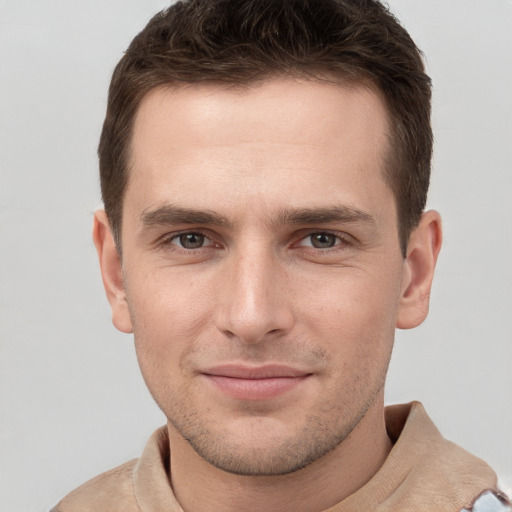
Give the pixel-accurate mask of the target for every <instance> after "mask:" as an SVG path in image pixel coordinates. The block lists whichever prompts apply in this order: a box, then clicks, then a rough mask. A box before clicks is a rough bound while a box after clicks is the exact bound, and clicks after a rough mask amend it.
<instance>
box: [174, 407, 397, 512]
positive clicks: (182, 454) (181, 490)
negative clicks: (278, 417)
mask: <svg viewBox="0 0 512 512" xmlns="http://www.w3.org/2000/svg"><path fill="white" fill-rule="evenodd" d="M168 429H169V440H170V445H171V463H170V477H171V483H172V487H173V490H174V493H175V495H176V498H177V500H178V502H179V503H180V505H181V506H182V508H183V510H185V511H186V512H235V511H240V510H244V511H247V512H258V511H261V510H272V511H273V512H284V511H289V510H293V511H294V512H306V511H308V512H321V511H323V510H326V509H328V508H329V507H332V506H333V505H335V504H336V503H339V502H341V501H342V500H343V499H344V498H346V497H347V496H349V495H351V494H352V493H354V492H355V491H357V490H358V489H359V488H361V487H362V486H363V485H364V484H365V483H366V482H368V481H369V480H370V479H371V478H372V476H373V475H374V474H375V473H376V472H377V471H378V470H379V468H380V467H381V466H382V464H383V463H384V461H385V459H386V457H387V455H388V454H389V451H390V450H391V441H390V440H389V438H388V436H387V433H386V427H385V423H384V405H383V400H380V401H378V403H376V404H374V405H373V406H372V407H370V409H368V411H367V413H366V414H365V416H364V417H363V418H362V420H361V421H360V422H359V423H358V425H357V426H356V427H355V428H354V430H353V431H352V432H351V433H350V435H349V436H347V438H346V439H345V440H344V441H343V442H342V443H340V444H339V445H338V446H337V447H336V448H335V449H333V450H332V451H330V452H329V453H327V454H326V455H324V456H323V457H321V458H320V459H318V460H317V461H315V462H313V463H312V464H310V465H308V466H306V467H305V468H303V469H301V470H299V471H295V472H294V473H291V474H288V475H282V476H240V475H235V474H232V473H227V472H225V471H223V470H221V469H218V468H216V467H215V466H212V465H211V464H210V463H208V462H206V461H205V460H204V459H202V458H201V457H200V456H199V455H197V453H196V452H195V451H194V450H193V449H192V448H191V447H190V445H189V444H188V443H187V442H186V441H185V440H184V439H183V438H182V437H181V436H180V435H179V434H178V433H177V432H176V431H175V430H174V429H173V428H172V426H169V427H168Z"/></svg>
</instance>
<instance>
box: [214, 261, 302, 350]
mask: <svg viewBox="0 0 512 512" xmlns="http://www.w3.org/2000/svg"><path fill="white" fill-rule="evenodd" d="M244 252H245V254H244V255H234V256H233V257H232V258H230V262H229V264H227V266H226V267H227V268H226V273H225V274H224V277H223V282H222V283H221V285H220V287H219V288H220V289H219V297H218V298H219V300H218V301H217V328H218V329H219V330H221V331H222V332H223V333H224V334H225V335H227V336H229V337H235V338H238V339H239V340H240V341H242V342H245V343H251V344H253V343H260V342H262V341H264V340H267V339H268V338H269V337H276V336H281V335H283V334H286V333H288V332H289V331H290V330H291V328H292V326H293V323H294V314H293V308H292V297H291V296H290V293H289V292H290V291H291V290H290V289H289V287H288V286H287V281H288V277H287V272H286V269H284V268H283V265H282V264H280V262H279V260H278V258H277V257H276V256H275V255H273V254H272V252H271V251H252V253H251V251H244ZM248 253H249V254H248Z"/></svg>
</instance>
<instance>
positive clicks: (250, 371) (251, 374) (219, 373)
mask: <svg viewBox="0 0 512 512" xmlns="http://www.w3.org/2000/svg"><path fill="white" fill-rule="evenodd" d="M202 373H204V374H205V375H213V376H216V377H231V378H234V379H272V378H279V377H281V378H283V377H288V378H293V377H305V376H306V375H309V372H305V371H303V370H299V369H297V368H293V367H290V366H286V365H280V364H267V365H263V366H245V365H237V364H225V365H219V366H214V367H212V368H209V369H207V370H205V371H203V372H202Z"/></svg>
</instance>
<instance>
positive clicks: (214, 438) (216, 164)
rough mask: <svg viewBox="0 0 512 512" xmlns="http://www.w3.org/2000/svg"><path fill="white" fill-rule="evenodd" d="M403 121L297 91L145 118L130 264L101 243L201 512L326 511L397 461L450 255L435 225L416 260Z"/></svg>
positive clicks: (263, 88) (432, 216) (296, 86)
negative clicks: (403, 217)
mask: <svg viewBox="0 0 512 512" xmlns="http://www.w3.org/2000/svg"><path fill="white" fill-rule="evenodd" d="M333 112H335V113H336V115H333ZM387 121H388V119H387V113H386V109H385V106H384V105H383V102H382V100H381V99H380V97H379V96H378V95H377V94H376V93H374V92H372V91H371V90H369V89H368V88H365V87H362V86H351V87H348V86H347V87H345V86H339V85H332V84H326V83H317V82H308V81H298V80H287V79H277V78H276V79H273V80H270V81H267V82H264V83H260V84H258V85H254V86H250V87H247V88H243V89H226V88H220V87H216V86H208V85H194V86H187V87H180V88H168V89H158V90H154V91H152V92H151V93H150V94H148V95H147V96H146V97H145V98H144V100H143V101H142V103H141V105H140V107H139V111H138V114H137V117H136V120H135V126H134V133H133V140H132V162H131V169H130V177H129V183H128V187H127V190H126V194H125V200H124V209H123V229H122V246H123V260H122V262H121V261H120V259H119V257H118V253H117V251H116V248H115V244H114V242H113V239H112V236H111V232H110V229H109V225H108V220H107V218H106V216H105V213H104V212H103V211H99V212H97V213H96V215H95V225H94V240H95V243H96V247H97V249H98V254H99V258H100V263H101V267H102V274H103V280H104V284H105V288H106V291H107V296H108V298H109V301H110V304H111V307H112V314H113V322H114V324H115V326H116V327H117V328H118V329H120V330H121V331H123V332H132V331H133V333H134V336H135V344H136V350H137V356H138V359H139V364H140V367H141V370H142V374H143V376H144V379H145V381H146V384H147V386H148V388H149V390H150V391H151V393H152V395H153V397H154V398H155V400H156V402H157V403H158V405H159V406H160V407H161V409H162V410H163V411H164V413H165V414H166V416H167V418H168V431H169V438H170V444H171V467H170V477H171V482H172V485H173V489H174V492H175V494H176V496H177V498H178V501H179V502H180V504H181V505H182V507H183V509H184V510H186V511H187V512H195V511H210V510H212V511H213V510H215V511H216V512H219V511H220V512H222V511H235V510H237V511H239V510H244V511H252V510H254V511H256V510H273V511H280V510H283V511H284V510H294V511H298V512H300V511H321V510H325V509H326V508H328V507H330V506H332V505H334V504H335V503H337V502H339V501H341V500H342V499H343V498H344V497H346V496H348V495H349V494H351V493H353V492H354V491H355V490H357V489H358V488H360V487H361V486H362V485H364V483H366V482H367V481H368V480H369V479H370V478H371V477H372V476H373V475H374V474H375V472H376V471H377V470H378V468H379V467H380V466H381V465H382V463H383V461H384V460H385V458H386V456H387V454H388V452H389V450H390V448H391V445H390V441H389V439H388V437H387V435H386V430H385V424H384V413H383V409H384V407H383V402H384V397H383V389H384V380H385V375H386V371H387V367H388V362H389V358H390V354H391V350H392V346H393V340H394V331H395V328H396V327H401V328H411V327H414V326H416V325H418V324H419V323H421V322H422V321H423V319H424V318H425V316H426V314H427V312H428V300H429V293H430V287H431V282H432V275H433V271H434V267H435V262H436V258H437V254H438V252H439V249H440V245H441V226H440V219H439V215H438V214H437V213H436V212H427V213H425V214H424V215H423V218H422V221H421V223H420V225H419V226H418V228H417V229H416V230H415V231H414V232H413V233H412V235H411V239H410V242H409V246H408V250H407V256H406V258H405V259H404V257H403V256H402V254H401V251H400V246H399V239H398V224H397V214H396V205H395V201H394V196H393V192H392V191H391V190H390V188H389V187H388V185H387V183H386V181H385V179H384V162H385V157H386V153H387V151H388V136H387V132H388V122H387ZM283 368H284V370H283ZM230 372H231V373H230ZM233 372H234V374H235V375H233ZM237 372H242V374H238V373H237ZM244 372H245V373H244ZM251 372H252V373H251ZM226 373H230V375H229V376H226V375H225V374H226ZM248 373H249V374H250V378H247V374H248ZM283 373H285V374H286V375H282V374H283ZM219 374H220V375H219Z"/></svg>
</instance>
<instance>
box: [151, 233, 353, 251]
mask: <svg viewBox="0 0 512 512" xmlns="http://www.w3.org/2000/svg"><path fill="white" fill-rule="evenodd" d="M187 235H189V236H191V235H195V236H199V237H204V239H205V240H209V241H210V243H209V244H208V245H200V246H199V247H196V248H187V247H183V245H182V244H179V245H178V243H173V242H175V241H176V240H178V241H179V239H180V238H181V237H184V236H187ZM315 235H316V236H319V235H324V236H328V237H334V238H335V241H334V245H333V246H332V247H315V246H314V245H313V241H312V237H314V236H315ZM308 239H309V240H310V242H311V245H303V242H305V241H307V240H308ZM161 245H162V246H163V247H164V248H167V249H168V248H170V246H172V247H171V249H172V250H174V251H183V252H185V253H188V254H189V253H190V252H197V251H199V250H201V249H208V248H211V247H213V248H215V246H217V247H220V244H216V243H215V241H214V240H213V238H212V237H211V236H210V235H208V234H207V233H204V232H203V231H201V230H191V231H182V232H179V233H174V234H170V235H167V236H165V237H163V238H162V242H161ZM293 245H295V246H298V247H304V248H306V249H309V250H313V251H322V252H328V251H336V250H344V249H346V248H347V246H350V245H353V239H352V237H350V235H347V234H346V233H339V232H335V231H309V232H307V233H305V234H304V236H301V237H300V239H299V241H298V243H297V242H296V243H294V244H293Z"/></svg>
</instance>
